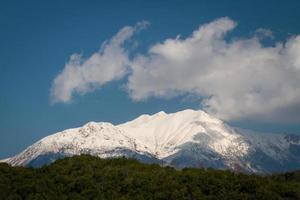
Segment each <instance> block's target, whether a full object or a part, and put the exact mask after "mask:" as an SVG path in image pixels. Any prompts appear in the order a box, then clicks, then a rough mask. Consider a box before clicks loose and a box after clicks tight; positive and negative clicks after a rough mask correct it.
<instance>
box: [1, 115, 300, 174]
mask: <svg viewBox="0 0 300 200" xmlns="http://www.w3.org/2000/svg"><path fill="white" fill-rule="evenodd" d="M79 154H92V155H96V156H100V157H115V156H127V157H134V158H137V159H139V160H141V161H144V162H158V163H163V164H167V165H173V166H176V167H188V166H189V167H214V168H220V169H232V170H239V171H247V172H255V173H265V172H277V171H278V172H279V171H286V170H293V169H296V168H300V137H298V136H295V135H274V134H257V133H254V132H251V131H246V130H240V129H234V128H231V127H229V126H228V125H227V124H225V123H224V122H222V121H221V120H219V119H216V118H214V117H212V116H210V115H208V114H207V113H205V112H203V111H194V110H183V111H180V112H176V113H170V114H166V113H165V112H159V113H156V114H154V115H141V116H140V117H138V118H136V119H134V120H132V121H129V122H127V123H124V124H120V125H116V126H115V125H113V124H110V123H105V122H100V123H96V122H89V123H87V124H85V125H84V126H83V127H79V128H74V129H68V130H65V131H62V132H59V133H56V134H53V135H50V136H48V137H45V138H43V139H42V140H40V141H38V142H36V143H35V144H33V145H32V146H29V147H28V148H27V149H25V150H24V151H23V152H21V153H20V154H18V155H16V156H14V157H12V158H8V159H6V160H5V162H8V163H10V164H12V165H30V166H40V165H42V164H45V163H49V162H52V161H53V160H56V159H58V158H61V157H64V156H72V155H79Z"/></svg>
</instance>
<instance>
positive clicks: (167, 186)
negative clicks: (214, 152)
mask: <svg viewBox="0 0 300 200" xmlns="http://www.w3.org/2000/svg"><path fill="white" fill-rule="evenodd" d="M0 199H1V200H2V199H3V200H12V199H14V200H19V199H31V200H33V199H35V200H43V199H49V200H50V199H62V200H64V199H65V200H67V199H70V200H71V199H72V200H76V199H100V200H102V199H103V200H119V199H120V200H152V199H157V200H163V199H166V200H173V199H174V200H181V199H183V200H198V199H204V200H206V199H207V200H213V199H222V200H226V199H228V200H235V199H253V200H254V199H272V200H276V199H290V200H292V199H293V200H296V199H300V171H295V172H289V173H284V174H276V175H268V176H259V175H253V174H243V173H236V172H232V171H225V170H215V169H192V168H185V169H180V170H178V169H174V168H172V167H168V166H165V167H162V166H160V165H158V164H143V163H140V162H139V161H137V160H134V159H128V158H109V159H101V158H98V157H93V156H89V155H81V156H74V157H69V158H64V159H60V160H57V161H55V162H54V163H52V164H50V165H47V166H43V167H41V168H28V167H12V166H9V165H8V164H5V163H0Z"/></svg>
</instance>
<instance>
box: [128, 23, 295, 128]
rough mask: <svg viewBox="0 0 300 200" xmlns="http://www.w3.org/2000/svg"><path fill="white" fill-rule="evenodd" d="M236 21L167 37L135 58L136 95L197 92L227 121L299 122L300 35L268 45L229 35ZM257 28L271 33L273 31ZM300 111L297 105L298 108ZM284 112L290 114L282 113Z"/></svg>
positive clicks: (133, 79)
mask: <svg viewBox="0 0 300 200" xmlns="http://www.w3.org/2000/svg"><path fill="white" fill-rule="evenodd" d="M235 26H236V23H235V22H234V21H232V20H231V19H229V18H221V19H218V20H216V21H213V22H211V23H208V24H205V25H202V26H200V27H199V29H197V30H195V31H194V32H193V34H192V35H191V36H190V37H188V38H186V39H181V38H179V37H177V38H175V39H167V40H165V41H164V42H163V43H158V44H155V45H153V46H152V47H151V48H150V49H149V52H148V54H146V55H139V56H138V57H136V58H135V59H134V60H133V63H132V73H131V75H130V76H129V78H128V90H129V92H130V94H131V96H132V98H133V99H135V100H142V99H146V98H148V97H150V96H155V97H172V96H175V95H179V94H196V95H198V96H199V97H201V98H202V99H203V100H202V102H201V103H202V106H203V107H204V109H205V110H206V111H208V112H209V113H212V114H214V115H216V116H218V117H220V118H222V119H225V120H240V119H244V118H251V119H253V118H257V119H260V120H261V119H264V120H274V119H278V120H286V121H298V122H299V121H300V112H296V113H298V114H294V115H293V117H286V116H289V114H288V113H285V112H291V108H294V109H297V108H298V111H300V107H299V104H300V36H295V37H292V38H289V39H288V40H287V42H286V43H277V44H276V45H275V46H272V47H271V46H268V47H267V46H264V45H263V44H262V42H261V41H260V37H259V36H257V35H255V36H253V37H252V38H248V39H237V38H235V39H233V40H228V39H225V38H224V37H225V36H226V34H227V33H228V32H229V31H231V30H232V29H234V28H235ZM258 32H260V33H264V34H267V36H271V35H270V34H271V32H270V31H266V30H265V29H259V30H258ZM294 112H295V110H294ZM282 116H285V117H282Z"/></svg>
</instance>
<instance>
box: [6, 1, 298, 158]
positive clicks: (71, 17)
mask: <svg viewBox="0 0 300 200" xmlns="http://www.w3.org/2000/svg"><path fill="white" fill-rule="evenodd" d="M299 7H300V2H299V1H296V0H295V1H293V0H291V1H289V3H288V4H287V3H285V2H284V1H243V3H242V1H109V3H108V2H101V1H89V2H87V1H44V2H41V1H26V2H25V1H19V2H17V1H1V2H0V27H1V31H0V44H1V45H0V91H1V95H0V158H5V157H7V156H11V155H14V154H16V153H17V152H19V151H21V150H23V149H24V148H25V147H26V146H28V145H30V144H32V143H33V142H35V141H37V140H38V139H40V138H42V137H44V136H46V135H49V134H51V133H54V132H57V131H60V130H63V129H66V128H71V127H76V126H81V125H83V124H84V123H86V122H88V121H109V122H112V123H114V124H117V123H121V122H125V121H127V120H130V119H133V118H135V117H137V116H138V115H140V114H143V113H155V112H158V111H160V110H164V111H166V112H173V111H178V110H182V109H185V108H192V109H200V108H202V106H203V104H201V102H202V100H203V99H205V98H208V97H207V96H214V95H216V96H218V95H219V97H224V98H226V100H228V101H230V100H231V99H230V97H232V98H233V97H234V96H233V95H239V93H236V92H235V93H233V94H232V96H230V97H228V96H224V95H225V94H224V93H223V92H220V90H219V89H218V88H216V87H217V86H216V87H213V88H211V90H213V91H214V93H210V91H209V90H210V88H209V87H208V89H207V90H206V89H205V88H203V87H200V88H198V87H197V86H198V85H197V84H198V82H197V83H193V82H191V84H195V86H191V87H192V88H195V90H196V92H194V91H195V90H194V89H190V88H188V89H187V87H184V88H181V87H180V82H179V83H178V82H176V81H178V78H177V77H175V74H176V73H175V74H174V73H170V76H172V77H174V79H175V78H176V80H174V79H171V78H170V79H168V80H167V81H163V82H162V83H161V84H159V85H155V84H152V83H153V82H156V81H155V77H152V79H151V76H148V75H149V74H151V73H152V71H147V73H146V74H145V73H144V74H143V73H142V74H140V73H136V74H135V75H131V74H132V73H133V72H132V71H134V69H135V68H131V67H129V68H128V67H127V64H128V65H138V66H142V67H145V66H143V65H147V64H149V66H153V65H154V64H155V63H157V62H158V63H160V61H159V60H156V57H155V56H153V55H152V54H159V53H161V52H162V51H164V50H165V49H167V50H168V47H169V46H168V45H161V46H159V44H166V40H167V39H170V40H171V41H173V42H176V37H177V36H178V35H180V37H179V40H178V41H179V43H180V44H182V45H183V46H184V47H187V48H188V47H189V46H188V45H189V43H188V42H187V40H185V39H187V38H192V35H191V34H192V32H193V31H197V30H198V28H199V26H203V25H204V24H209V23H210V24H211V27H212V26H213V25H214V24H219V25H220V23H221V25H220V26H223V25H224V24H225V25H224V26H225V27H226V28H227V29H230V30H229V31H228V33H227V30H226V31H225V32H226V33H225V34H226V36H225V37H224V38H213V40H215V39H216V40H217V41H220V40H221V41H222V42H225V43H226V42H228V44H227V45H229V46H230V45H232V46H233V47H232V48H231V47H230V48H229V51H231V49H234V47H236V45H237V44H236V43H234V41H240V42H242V43H243V45H242V47H240V48H241V50H242V52H244V51H245V52H249V51H248V49H247V48H248V46H247V45H245V44H244V43H246V42H245V40H247V39H249V38H250V39H253V38H254V37H260V36H259V35H263V37H264V38H263V39H262V40H261V41H259V42H258V44H259V45H261V46H259V47H257V46H255V45H254V44H253V43H251V42H250V43H251V45H252V46H254V47H252V46H251V45H249V46H251V48H252V49H254V50H252V49H251V52H253V51H254V52H255V50H256V49H255V48H257V51H259V52H260V51H261V55H265V54H266V55H267V56H270V55H271V56H272V55H273V54H272V52H275V53H274V54H275V56H274V60H276V61H278V62H283V63H284V62H285V61H286V60H289V58H290V60H293V59H294V60H295V62H293V63H294V65H295V66H296V67H297V66H299V65H298V63H299V60H297V55H299V54H297V53H300V52H299V51H297V48H298V46H297V40H295V41H294V40H292V39H290V38H291V37H296V36H297V35H299V34H300V23H299V22H298V20H299V19H300V12H298V8H299ZM222 17H227V18H222ZM222 19H223V21H222ZM218 20H219V21H218ZM220 20H221V21H220ZM142 21H147V22H149V23H150V25H148V26H147V27H146V28H144V30H141V31H138V33H136V34H134V35H133V36H131V37H130V38H129V41H127V40H126V42H128V44H127V43H126V44H125V46H122V45H121V46H122V48H124V49H125V51H126V52H127V54H128V55H127V54H126V55H125V57H126V56H128V57H126V58H128V63H126V62H125V65H126V66H125V67H127V68H126V72H125V74H123V75H121V76H120V77H118V78H116V79H115V78H114V77H113V78H112V80H108V82H105V83H104V84H100V85H99V84H98V85H97V84H96V85H93V82H91V84H92V87H90V85H89V84H90V83H89V82H88V89H86V88H85V89H84V92H83V93H84V94H81V93H82V92H81V93H80V92H79V94H78V93H76V92H74V93H72V96H71V99H68V101H67V102H62V101H61V98H60V97H61V93H57V95H56V96H55V97H54V99H56V101H54V103H53V97H51V88H52V91H53V90H55V91H58V88H61V87H62V86H61V84H62V85H64V84H67V83H66V81H69V79H67V78H66V77H65V74H63V73H64V72H63V70H64V69H65V65H66V63H68V62H69V59H70V56H71V55H73V54H76V53H77V54H81V55H82V58H83V59H82V60H81V62H82V63H81V65H80V66H81V67H84V66H85V65H84V64H83V63H84V61H85V60H88V59H89V58H90V56H91V55H92V54H94V53H95V52H96V53H97V52H98V53H99V52H100V53H99V54H100V56H101V55H103V52H101V50H99V48H100V46H101V45H102V43H103V42H104V41H107V43H108V44H107V45H108V47H109V45H110V44H111V43H112V42H111V41H112V40H111V38H113V37H115V36H116V34H117V33H118V32H119V31H120V30H122V28H123V27H125V26H130V28H132V29H134V27H135V25H136V24H137V23H138V22H142ZM231 23H233V24H235V25H236V27H235V28H234V27H230V26H231V25H232V24H231ZM231 29H232V30H231ZM269 31H272V34H269V33H270V32H269ZM277 42H279V43H281V44H283V46H284V47H282V49H281V50H280V51H279V53H277V54H278V55H277V54H276V50H274V49H276V48H275V46H276V43H277ZM247 44H248V43H247ZM155 45H156V47H157V48H156V50H154V53H153V52H152V53H151V50H150V49H151V47H153V46H155ZM201 45H202V43H201V44H200V47H199V48H200V49H203V46H201ZM286 46H287V47H286ZM289 46H291V48H290V49H291V50H289ZM268 47H274V49H268ZM294 47H295V48H294ZM222 48H223V47H222ZM224 48H225V50H227V49H226V48H227V47H224ZM278 48H280V47H278ZM278 48H277V49H278ZM167 50H166V51H167ZM196 50H197V49H196ZM193 51H195V49H192V50H189V51H188V52H190V53H191V54H192V55H194V52H193ZM232 51H233V50H232ZM113 52H114V51H113ZM270 52H271V53H270ZM281 52H287V53H286V54H288V56H291V57H287V58H286V57H285V56H283V55H282V54H281ZM283 54H284V53H283ZM122 55H123V54H122ZM284 55H285V54H284ZM138 56H140V57H142V58H143V59H145V60H147V62H146V63H141V61H140V60H138V59H137V57H138ZM159 56H161V55H159ZM188 56H191V55H190V54H189V55H188ZM211 56H212V57H213V56H214V55H211ZM239 56H240V55H236V57H239ZM251 56H252V57H253V58H254V60H255V59H256V58H257V55H252V54H251ZM252 57H251V58H252ZM192 58H193V57H192ZM272 58H273V57H272ZM117 59H118V58H116V59H115V60H117ZM212 59H213V58H212ZM227 60H232V58H231V57H230V58H227V57H226V59H225V61H227ZM196 61H197V60H196ZM196 61H195V62H196ZM264 61H265V60H263V62H264ZM172 62H173V60H170V59H169V60H167V59H165V60H164V61H163V63H165V65H162V66H160V68H159V69H158V72H159V73H161V72H160V70H161V69H163V70H169V69H170V70H171V71H172V68H170V67H172V66H171V64H170V63H172ZM228 62H229V61H228ZM239 62H241V61H240V60H239ZM288 62H290V61H288ZM291 63H292V62H291ZM293 63H292V64H290V65H293ZM160 64H162V63H160ZM197 64H198V63H197V62H196V63H193V65H192V66H191V67H190V68H189V69H190V70H196V71H195V73H196V74H197V73H200V74H201V73H202V71H201V70H202V68H201V67H198V68H193V66H196V67H197ZM225 64H226V63H225ZM186 65H187V67H188V65H189V64H188V63H187V64H186ZM199 65H200V64H199ZM285 65H288V64H285V63H284V64H282V65H279V66H278V69H279V70H280V69H281V68H282V66H285ZM230 66H231V65H229V67H230ZM264 66H265V65H263V67H264ZM104 67H105V66H104ZM178 67H181V66H180V65H179V66H178ZM268 67H270V76H266V79H267V81H265V82H262V83H261V84H262V85H264V87H263V88H260V89H262V92H261V93H263V92H264V91H266V92H270V91H273V89H274V88H272V86H270V85H273V84H279V85H281V83H286V84H283V85H284V86H285V88H287V89H284V90H283V92H281V90H280V89H278V91H280V92H277V90H276V91H275V92H274V93H271V94H274V96H277V97H274V98H270V96H272V95H270V94H268V95H265V96H267V97H265V96H263V95H261V96H259V97H258V98H259V100H261V101H268V102H269V101H270V103H269V104H272V102H273V100H274V102H277V101H278V99H281V98H278V96H280V95H283V96H285V95H286V96H289V94H290V93H288V94H287V93H286V91H287V90H289V89H291V93H292V94H295V93H296V94H297V92H298V86H299V84H298V82H297V80H298V79H297V75H298V74H297V72H296V73H294V74H295V77H294V76H292V75H290V69H287V70H285V71H284V73H286V74H287V75H286V76H281V75H278V77H279V78H280V82H278V81H276V80H275V79H274V80H273V79H270V77H277V75H276V72H278V70H277V69H276V71H275V70H274V69H273V68H272V65H271V66H269V65H268V66H266V67H265V68H268ZM86 68H88V67H86ZM100 68H101V66H100ZM176 69H177V68H176ZM176 69H174V70H176ZM180 69H182V68H180ZM101 70H102V69H101ZM235 70H236V69H235ZM101 72H102V71H101ZM163 72H165V71H163ZM229 72H230V68H229ZM263 73H265V71H264V72H263ZM278 73H280V71H279V72H278ZM59 74H63V75H62V77H63V78H62V80H61V81H60V82H59V83H57V85H56V86H55V85H54V82H55V79H56V78H57V77H58V75H59ZM274 74H275V75H274ZM168 75H169V74H168ZM142 76H145V77H150V78H149V80H148V81H149V82H145V81H143V80H144V79H143V80H139V79H142V78H141V77H142ZM159 76H160V77H162V78H164V77H167V74H159ZM129 77H131V79H132V80H133V82H134V83H135V84H133V83H132V84H130V83H129ZM287 77H288V78H287ZM75 78H76V77H75ZM231 78H232V79H234V77H230V76H229V78H228V79H231ZM246 79H247V77H246ZM74 80H75V79H74ZM197 80H198V79H197ZM247 80H248V79H247ZM97 81H98V80H97ZM258 81H261V79H258ZM167 83H170V85H167ZM205 83H206V82H205ZM208 83H210V82H208ZM176 84H179V86H178V87H177V88H176V87H175V86H174V85H176ZM81 86H82V85H80V86H78V85H77V86H76V87H77V89H78V87H81ZM83 86H86V85H83ZM142 86H145V87H144V88H143V87H142ZM146 86H147V87H148V86H149V87H150V86H151V88H152V90H155V91H157V92H158V94H153V91H152V90H150V89H149V88H147V87H146ZM245 87H247V86H245ZM276 87H277V86H276ZM128 88H131V90H130V91H128ZM266 88H267V89H266ZM156 89H157V90H156ZM227 89H228V88H227ZM263 89H266V90H263ZM148 90H149V91H148ZM147 91H148V92H147ZM166 91H168V92H167V94H166ZM169 91H171V92H170V94H169ZM230 91H231V90H230ZM234 91H241V90H240V88H237V89H235V90H234ZM242 91H244V90H242ZM144 92H145V93H144ZM225 92H226V94H228V93H229V91H228V92H227V91H225ZM296 97H297V96H295V97H294V96H292V97H290V98H287V100H286V101H285V102H287V101H288V102H290V101H291V102H290V103H289V104H284V106H285V107H284V108H282V109H283V110H282V113H284V116H283V117H280V116H279V115H280V114H278V113H281V112H278V110H276V109H277V107H276V105H277V104H276V103H274V106H273V107H270V109H269V110H271V111H270V113H271V114H266V115H261V113H254V114H253V115H251V116H248V115H247V116H245V117H244V115H243V113H245V110H241V112H240V113H228V112H227V111H226V109H223V107H222V108H219V107H217V106H219V104H218V105H215V104H213V103H212V102H208V103H209V104H208V105H209V106H210V107H209V108H212V110H216V109H219V110H217V114H220V116H222V117H223V118H224V119H225V120H226V121H228V122H229V123H230V124H232V125H235V126H241V127H244V128H250V129H253V130H258V131H266V132H289V133H296V134H300V120H299V116H298V111H300V109H299V107H300V106H298V105H299V104H300V101H298V102H297V100H295V101H292V100H293V98H296ZM291 99H292V100H291ZM280 103H282V102H280ZM223 105H224V104H222V103H221V104H220V106H223ZM251 105H252V104H251ZM254 105H256V104H254ZM272 105H273V104H272ZM280 105H282V104H280ZM213 106H215V107H213ZM238 106H243V105H237V107H238ZM258 106H262V108H264V107H268V103H266V104H263V105H261V104H258ZM274 107H275V108H276V109H275V108H274ZM268 108H269V107H268ZM260 110H263V109H260ZM269 110H268V112H269ZM274 110H275V111H276V112H275V111H274ZM273 111H274V112H273ZM241 113H242V114H241ZM240 116H241V117H240ZM239 117H240V118H239ZM262 119H266V120H262ZM284 119H289V120H284Z"/></svg>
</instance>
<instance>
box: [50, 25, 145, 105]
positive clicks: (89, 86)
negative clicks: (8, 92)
mask: <svg viewBox="0 0 300 200" xmlns="http://www.w3.org/2000/svg"><path fill="white" fill-rule="evenodd" d="M147 25H148V22H145V21H143V22H139V23H137V24H136V25H135V26H134V27H131V26H126V27H124V28H122V29H121V30H120V31H119V32H118V33H117V34H116V35H115V36H113V37H112V38H111V39H110V40H109V41H105V42H104V43H103V44H102V46H101V48H100V49H99V51H98V52H95V53H94V54H93V55H91V56H90V57H89V58H87V59H83V58H82V55H80V54H73V55H71V57H70V60H69V61H68V62H67V63H66V65H65V67H64V69H63V71H62V72H61V73H60V74H59V75H58V76H57V77H56V78H55V79H54V81H53V84H52V88H51V101H52V102H53V103H56V102H69V101H70V100H71V99H72V97H73V95H74V94H80V95H82V94H85V93H87V92H90V91H92V90H94V89H95V88H98V87H101V86H102V85H103V84H105V83H107V82H109V81H113V80H118V79H120V78H122V77H124V75H125V74H126V73H127V72H128V68H129V65H130V61H129V59H128V51H127V50H126V49H125V48H124V43H125V42H126V41H128V40H129V39H130V38H131V37H132V36H133V34H134V33H136V32H138V31H139V30H141V29H143V28H145V27H146V26H147Z"/></svg>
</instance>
